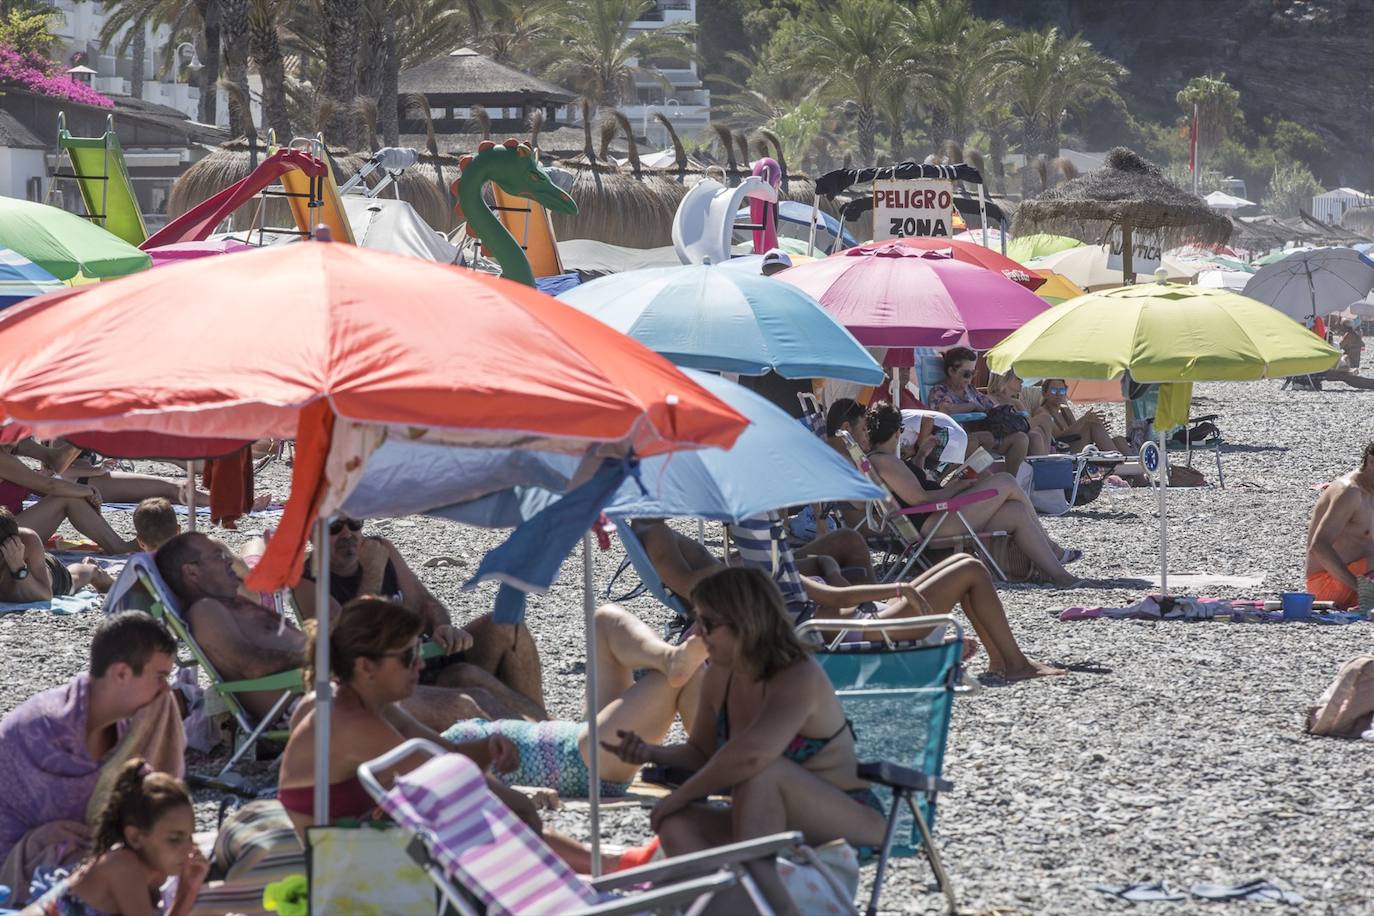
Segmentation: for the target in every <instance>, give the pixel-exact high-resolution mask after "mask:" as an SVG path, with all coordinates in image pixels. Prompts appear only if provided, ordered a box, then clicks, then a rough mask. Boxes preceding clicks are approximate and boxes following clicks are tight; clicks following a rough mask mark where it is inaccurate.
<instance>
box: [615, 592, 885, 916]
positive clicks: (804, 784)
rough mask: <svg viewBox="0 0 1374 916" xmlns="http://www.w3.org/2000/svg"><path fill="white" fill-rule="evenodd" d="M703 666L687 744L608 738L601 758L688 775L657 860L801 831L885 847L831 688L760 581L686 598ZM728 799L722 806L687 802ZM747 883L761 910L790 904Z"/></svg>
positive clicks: (666, 808)
mask: <svg viewBox="0 0 1374 916" xmlns="http://www.w3.org/2000/svg"><path fill="white" fill-rule="evenodd" d="M692 604H693V606H694V607H695V608H696V611H697V626H698V628H699V632H700V633H701V635H702V638H703V639H704V640H705V642H706V647H707V653H708V656H707V657H708V658H709V659H710V662H711V664H710V666H709V667H708V668H707V669H706V675H705V679H704V681H703V683H702V688H701V702H700V704H699V706H698V707H697V714H696V722H695V723H693V725H692V727H691V728H690V729H689V730H688V734H689V736H690V737H689V739H688V742H687V743H686V744H678V745H660V744H653V743H650V742H648V741H645V740H644V739H643V738H641V737H640V736H639V735H637V734H635V733H634V732H632V731H623V730H622V731H618V732H616V737H617V739H618V740H617V741H615V742H610V741H607V742H603V746H604V747H605V748H606V750H608V751H610V752H612V753H614V754H616V755H617V756H619V757H620V758H621V759H623V760H625V761H627V762H630V763H635V764H642V763H656V764H659V765H661V766H665V767H676V768H681V769H684V770H692V771H694V775H693V776H692V777H691V778H690V779H688V780H687V781H686V782H684V783H683V784H682V785H681V786H680V787H679V788H677V789H675V790H673V792H672V793H671V794H670V795H668V796H667V797H666V798H664V799H663V800H662V801H660V802H659V803H658V805H657V806H656V807H655V808H654V811H653V814H652V816H651V818H650V824H651V826H652V827H653V829H654V832H655V833H656V834H658V836H659V839H660V841H661V842H662V844H663V848H664V851H665V852H666V853H668V854H669V855H670V856H671V855H681V854H684V853H689V852H697V851H700V850H704V849H710V848H713V847H716V846H720V845H724V844H726V843H731V842H738V841H741V840H747V839H753V838H757V837H762V836H767V835H769V834H772V833H777V832H780V831H784V830H799V831H801V832H802V833H803V834H805V836H806V841H807V842H808V843H810V844H813V845H819V844H821V843H826V842H829V841H831V840H836V839H842V840H844V841H846V842H848V843H850V844H851V845H854V846H877V845H879V844H880V843H881V842H882V837H883V827H884V818H883V813H882V806H881V804H880V803H879V801H878V799H877V797H876V796H875V795H874V793H873V790H872V789H871V788H870V786H869V784H868V783H866V782H864V781H863V780H861V779H859V778H858V776H857V767H858V759H857V757H856V756H855V743H854V731H853V727H852V725H851V724H850V722H849V720H848V719H847V718H845V714H844V710H843V709H842V708H841V706H840V702H839V699H838V698H837V697H836V696H835V690H834V688H833V687H832V686H831V684H830V679H829V678H828V677H826V674H825V672H824V671H823V670H822V669H821V667H820V665H819V664H817V663H816V662H815V660H814V659H812V658H811V654H810V650H809V649H808V648H807V646H806V645H805V644H804V643H802V641H801V640H800V639H799V638H798V637H797V635H796V633H795V632H794V630H793V627H792V618H791V617H790V616H788V614H787V611H786V609H785V607H784V605H783V599H782V594H781V593H780V592H779V591H778V587H777V585H775V584H774V583H773V580H772V579H771V578H769V577H768V575H767V574H765V573H764V572H762V571H761V570H758V569H753V568H747V567H746V568H741V567H735V568H730V569H724V570H721V571H720V572H717V573H714V574H712V575H710V576H708V577H706V578H705V579H702V580H701V581H700V582H699V583H698V584H697V586H696V588H695V589H694V590H693V592H692ZM724 790H729V791H730V793H731V805H730V807H729V808H720V807H712V808H706V807H704V806H700V805H694V804H693V803H694V802H697V801H700V800H703V799H705V798H707V797H708V796H710V795H713V794H717V793H720V792H722V791H724ZM756 878H757V879H758V880H759V882H760V885H761V886H763V890H764V892H765V894H766V895H767V897H768V899H769V900H770V901H773V900H782V901H785V900H787V899H789V898H788V897H787V894H786V892H785V891H783V890H782V887H781V883H780V881H779V880H778V876H777V874H776V872H775V871H774V870H773V869H771V868H763V869H760V870H759V871H758V872H757V873H756Z"/></svg>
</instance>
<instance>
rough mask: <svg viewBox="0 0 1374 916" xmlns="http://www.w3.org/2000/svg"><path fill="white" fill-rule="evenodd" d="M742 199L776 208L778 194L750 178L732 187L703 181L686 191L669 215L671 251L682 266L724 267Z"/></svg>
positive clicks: (762, 181) (759, 180)
mask: <svg viewBox="0 0 1374 916" xmlns="http://www.w3.org/2000/svg"><path fill="white" fill-rule="evenodd" d="M746 199H749V200H762V201H767V202H768V203H771V204H774V205H776V204H777V202H778V192H777V191H776V190H774V189H773V188H772V187H771V186H770V185H769V184H768V183H767V182H766V181H764V180H763V179H762V178H759V177H757V176H753V175H751V176H749V177H748V178H745V179H744V180H743V181H741V182H740V183H739V184H738V185H737V186H735V187H733V188H727V187H726V186H725V185H723V184H721V183H720V182H718V181H716V180H714V179H711V178H705V179H702V180H701V181H699V182H697V184H696V185H694V186H693V187H692V189H691V190H690V191H688V192H687V194H686V196H685V197H683V198H682V202H681V203H679V204H678V205H677V213H676V214H675V215H674V216H673V248H674V249H675V250H676V251H677V256H678V258H679V259H680V260H681V261H682V263H683V264H706V263H711V264H724V263H725V262H726V261H728V260H729V259H730V255H731V254H732V251H731V242H732V239H733V236H734V232H735V213H736V212H738V211H739V209H740V207H741V205H742V204H743V203H744V201H745V200H746Z"/></svg>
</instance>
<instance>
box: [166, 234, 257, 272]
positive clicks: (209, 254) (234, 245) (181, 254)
mask: <svg viewBox="0 0 1374 916" xmlns="http://www.w3.org/2000/svg"><path fill="white" fill-rule="evenodd" d="M253 249H254V246H253V245H249V244H248V243H247V242H241V241H239V240H238V239H233V238H222V239H211V240H206V241H204V242H177V243H175V244H172V245H159V246H158V247H156V248H149V249H147V251H148V255H149V257H151V258H152V259H153V266H154V267H163V266H165V265H167V264H176V263H177V262H179V261H191V260H195V259H196V258H213V257H216V256H218V255H222V254H233V253H234V252H236V251H252V250H253Z"/></svg>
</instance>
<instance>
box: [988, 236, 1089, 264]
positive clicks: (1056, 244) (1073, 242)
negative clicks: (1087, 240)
mask: <svg viewBox="0 0 1374 916" xmlns="http://www.w3.org/2000/svg"><path fill="white" fill-rule="evenodd" d="M1082 244H1083V243H1082V242H1080V241H1079V240H1078V239H1071V238H1069V237H1068V236H1067V235H1050V234H1049V233H1047V232H1034V233H1032V234H1030V235H1018V236H1017V237H1016V238H1014V239H1012V240H1011V241H1010V242H1008V243H1007V257H1009V258H1011V259H1012V260H1013V261H1020V262H1021V263H1022V264H1024V263H1026V262H1027V261H1029V260H1030V259H1031V258H1043V257H1044V256H1045V255H1047V254H1058V253H1059V252H1061V251H1068V250H1069V249H1070V248H1078V247H1080V246H1082Z"/></svg>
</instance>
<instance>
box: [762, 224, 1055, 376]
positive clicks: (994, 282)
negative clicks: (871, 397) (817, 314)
mask: <svg viewBox="0 0 1374 916" xmlns="http://www.w3.org/2000/svg"><path fill="white" fill-rule="evenodd" d="M775 276H776V278H777V279H779V280H782V281H783V282H784V283H791V284H792V285H793V286H796V287H797V288H799V289H801V290H803V291H805V292H807V293H810V294H811V296H812V298H814V299H817V300H819V301H820V303H821V305H823V306H824V307H825V310H826V311H828V312H829V313H830V314H831V315H833V316H834V317H835V320H837V321H839V323H840V324H842V325H844V326H845V327H846V328H848V329H849V332H850V333H851V334H853V335H854V337H855V338H856V339H857V340H858V341H859V343H861V344H864V345H866V346H871V347H952V346H955V345H957V344H966V345H967V346H971V347H973V348H975V349H979V350H985V349H987V348H989V347H991V346H993V345H995V344H996V343H998V342H999V341H1000V340H1001V339H1002V338H1004V337H1006V336H1007V335H1008V334H1010V333H1011V332H1012V331H1014V330H1016V329H1017V328H1019V327H1021V325H1023V324H1025V323H1026V322H1027V321H1029V320H1030V319H1031V318H1034V317H1035V316H1036V315H1038V314H1040V313H1041V312H1043V311H1045V309H1047V308H1049V307H1050V304H1049V303H1048V302H1046V301H1045V300H1044V299H1041V298H1040V297H1039V296H1037V295H1035V294H1034V293H1032V292H1031V291H1030V290H1028V289H1025V288H1024V287H1022V286H1019V285H1018V284H1016V283H1015V282H1013V281H1011V280H1008V279H1007V278H1006V277H1004V276H1002V275H1001V274H1000V273H998V272H996V271H993V270H986V269H984V268H982V267H975V266H973V265H972V264H961V263H959V262H957V261H955V260H954V259H953V258H949V257H940V256H939V255H937V254H935V253H934V252H928V251H920V250H917V249H913V248H911V247H908V246H906V245H901V244H886V245H882V244H880V245H875V246H873V247H869V248H852V249H850V250H849V251H847V252H845V253H844V254H843V255H838V256H835V257H830V258H822V259H820V260H816V261H810V262H808V263H806V264H801V265H798V266H796V267H793V268H791V269H790V270H784V271H783V272H782V273H780V274H776V275H775Z"/></svg>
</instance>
